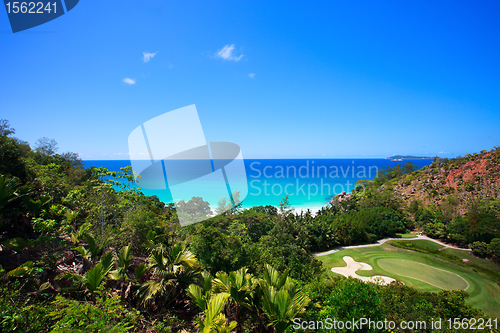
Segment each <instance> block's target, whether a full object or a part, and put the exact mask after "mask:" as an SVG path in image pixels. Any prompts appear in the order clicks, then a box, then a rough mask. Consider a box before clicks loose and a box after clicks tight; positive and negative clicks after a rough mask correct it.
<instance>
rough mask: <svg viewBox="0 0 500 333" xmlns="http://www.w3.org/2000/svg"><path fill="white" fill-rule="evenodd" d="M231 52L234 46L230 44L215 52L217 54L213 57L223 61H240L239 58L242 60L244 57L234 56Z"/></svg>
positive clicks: (241, 55)
mask: <svg viewBox="0 0 500 333" xmlns="http://www.w3.org/2000/svg"><path fill="white" fill-rule="evenodd" d="M233 51H234V44H231V45H229V44H227V45H226V46H224V47H223V48H222V49H220V50H219V51H217V54H216V55H215V57H217V58H222V59H224V60H232V61H240V60H241V58H243V57H244V56H245V55H243V54H240V55H239V56H236V55H235V54H233Z"/></svg>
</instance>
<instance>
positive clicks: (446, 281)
mask: <svg viewBox="0 0 500 333" xmlns="http://www.w3.org/2000/svg"><path fill="white" fill-rule="evenodd" d="M378 264H379V266H380V268H382V269H383V270H385V271H386V272H389V273H393V274H399V275H401V276H406V277H409V278H413V279H416V280H419V281H422V282H426V283H428V284H430V285H432V286H435V287H438V288H441V289H447V290H455V289H459V290H462V289H467V288H468V287H469V283H468V282H467V281H465V280H464V279H463V278H462V277H461V276H459V275H457V274H455V273H451V272H448V271H445V270H442V269H439V268H435V267H432V266H428V265H424V264H421V263H419V262H415V261H411V260H404V259H379V260H378Z"/></svg>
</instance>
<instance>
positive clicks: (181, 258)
mask: <svg viewBox="0 0 500 333" xmlns="http://www.w3.org/2000/svg"><path fill="white" fill-rule="evenodd" d="M149 270H150V271H151V272H152V276H153V279H152V280H150V281H147V282H145V283H143V284H142V285H141V287H140V288H139V290H138V292H137V293H138V296H139V297H140V298H141V299H142V302H143V303H145V304H151V303H155V302H157V301H159V300H160V299H166V298H168V297H170V298H171V299H176V296H177V295H178V294H179V293H180V292H181V291H182V289H183V288H182V287H183V286H187V285H189V284H191V283H192V282H194V281H195V280H196V278H197V277H198V275H199V274H200V272H201V267H200V265H199V264H198V260H197V259H196V257H195V255H194V254H193V253H192V252H191V251H189V250H188V249H187V248H186V247H185V246H183V245H181V244H177V245H174V246H173V247H172V248H171V249H170V250H167V249H165V248H164V247H163V246H161V245H160V246H158V247H156V248H155V249H154V250H152V251H151V256H150V257H149Z"/></svg>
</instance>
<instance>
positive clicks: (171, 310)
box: [0, 121, 496, 332]
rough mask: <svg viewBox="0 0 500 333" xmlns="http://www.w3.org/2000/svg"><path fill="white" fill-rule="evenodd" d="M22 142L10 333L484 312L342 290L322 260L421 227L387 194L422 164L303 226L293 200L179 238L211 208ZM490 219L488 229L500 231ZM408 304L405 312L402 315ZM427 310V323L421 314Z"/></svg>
mask: <svg viewBox="0 0 500 333" xmlns="http://www.w3.org/2000/svg"><path fill="white" fill-rule="evenodd" d="M14 134H15V131H14V130H13V129H12V128H11V127H10V126H9V124H8V122H6V121H2V122H0V244H1V245H0V249H1V251H0V265H1V266H0V285H1V286H0V328H1V330H2V331H18V332H63V331H64V332H68V331H71V332H78V331H82V332H83V331H91V332H107V331H111V332H128V331H137V332H180V331H181V330H185V332H233V331H236V332H252V331H253V332H285V331H291V330H292V328H291V324H292V320H293V318H296V317H302V318H310V319H311V320H319V318H326V317H329V316H337V317H339V318H348V317H349V316H354V317H356V316H362V315H365V316H372V318H373V319H376V318H389V317H391V318H394V319H395V320H411V318H416V317H418V316H419V315H420V316H421V317H422V318H430V317H432V316H436V315H440V316H443V318H444V317H445V316H446V317H447V318H455V317H457V318H458V317H471V316H478V315H480V313H481V311H482V310H475V309H472V308H471V307H470V306H469V305H467V304H466V296H467V295H466V294H464V293H463V292H440V293H431V292H427V293H424V292H421V291H417V290H416V289H413V288H412V286H411V285H410V284H408V285H407V286H401V285H391V286H387V287H383V286H374V285H370V284H364V283H360V282H359V281H353V280H349V279H335V280H331V279H328V278H327V273H326V271H327V270H326V269H325V268H324V267H325V266H326V267H332V266H331V265H330V264H329V263H328V262H326V264H327V265H325V266H323V265H322V262H321V261H319V260H317V259H315V258H314V257H312V256H311V254H312V253H313V252H318V251H323V250H328V249H331V248H332V247H335V246H339V245H352V244H361V243H366V242H373V241H375V240H378V239H381V238H385V237H396V236H397V235H398V234H402V233H403V234H404V233H407V232H408V231H409V230H412V229H413V228H414V227H415V225H421V223H420V222H419V220H416V219H415V218H414V215H415V214H412V213H409V212H408V210H406V209H405V207H404V204H403V202H402V201H401V200H400V199H399V198H397V197H396V196H394V195H393V193H392V192H390V191H386V190H379V189H380V187H382V186H385V187H386V188H388V187H389V186H390V185H387V184H389V183H390V182H392V181H394V180H395V179H398V177H406V175H408V174H411V172H413V169H414V166H412V165H411V164H406V165H405V166H402V167H401V166H398V167H395V168H391V169H388V170H382V172H381V173H380V175H379V177H377V178H376V179H375V181H373V182H364V183H362V184H360V185H365V187H366V191H365V192H364V193H362V192H361V191H356V192H355V193H354V194H353V198H352V199H351V200H346V201H343V202H334V203H332V204H331V205H329V206H328V207H325V208H323V209H322V210H321V211H320V212H319V213H318V214H317V215H316V216H312V215H311V214H310V213H309V212H306V213H301V214H294V213H293V211H292V210H291V209H290V207H289V205H288V200H287V198H284V199H283V201H282V202H281V203H280V204H279V205H278V207H273V206H266V207H254V208H252V209H249V210H241V209H239V208H238V205H233V209H231V210H229V211H227V212H226V213H224V214H221V215H218V216H216V217H213V218H210V219H207V220H205V221H203V222H201V223H196V224H193V225H190V226H187V227H183V228H181V227H180V225H179V220H178V217H177V213H176V210H175V207H176V205H177V206H179V205H182V206H183V207H182V208H183V210H184V211H190V209H191V208H192V210H193V212H194V213H195V214H204V216H207V214H208V213H209V207H208V206H207V205H208V203H206V202H205V201H203V199H202V198H197V197H195V198H192V199H191V200H189V201H188V202H184V201H182V202H180V203H177V204H167V205H166V204H164V203H163V202H161V201H160V200H159V199H158V198H157V197H154V196H153V197H148V196H145V195H144V194H143V193H142V192H141V191H140V189H138V188H136V187H134V182H133V174H132V171H131V169H130V167H127V168H123V169H122V170H121V171H119V172H111V171H109V170H106V169H103V168H90V169H85V168H83V164H82V161H81V160H79V159H78V157H77V155H76V154H73V153H63V154H58V153H57V151H58V149H57V143H56V142H55V141H53V140H50V139H47V138H42V139H40V140H39V141H38V142H37V143H36V144H35V148H34V149H32V148H31V147H30V146H29V145H28V144H27V143H26V142H23V141H22V140H19V139H17V138H15V137H13V135H14ZM235 199H237V195H236V194H235V196H234V197H233V198H231V202H232V204H233V203H234V201H237V200H235ZM221 205H227V203H225V202H221ZM218 208H220V211H222V207H218ZM419 209H424V208H420V207H419ZM425 209H427V208H425ZM216 210H217V209H216ZM423 214H424V215H425V214H427V213H425V211H424V213H423ZM433 214H434V213H433ZM433 216H434V215H433ZM481 216H482V215H481ZM488 216H489V215H488ZM488 219H489V220H488V221H489V222H485V223H487V224H486V225H487V226H490V225H491V223H493V224H494V223H496V222H495V221H496V220H494V219H493V217H492V216H489V217H488ZM491 219H493V220H491ZM419 223H420V224H419ZM483 229H484V230H486V231H485V232H483V233H471V234H470V237H473V239H474V240H478V241H484V242H486V241H488V242H489V243H488V246H490V245H491V244H493V247H494V246H495V244H496V243H495V241H494V239H495V237H496V236H495V234H491V232H490V231H488V230H489V229H488V228H487V227H485V228H483ZM483 229H481V230H483ZM465 235H469V234H466V233H465ZM478 235H481V236H480V237H483V238H476V237H479V236H478ZM466 237H469V236H466ZM488 251H490V250H489V248H488ZM491 251H493V252H491V253H496V252H494V251H496V250H495V248H492V250H491ZM396 252H397V251H394V253H396ZM391 253H392V252H391ZM488 253H490V252H488ZM419 255H422V256H424V254H419ZM423 262H424V263H425V261H423ZM374 267H376V266H374ZM481 267H482V266H481ZM483 268H484V269H485V270H488V271H490V269H488V268H485V267H483ZM460 269H464V270H465V271H467V269H465V268H463V267H461V268H460ZM467 272H468V271H467ZM468 274H469V275H470V276H475V275H473V273H471V272H469V273H468ZM474 274H476V273H474ZM476 275H478V274H476ZM478 276H480V277H476V278H475V279H476V280H474V278H471V279H472V280H473V281H472V282H470V283H471V290H472V291H473V293H471V295H472V297H471V298H470V299H468V300H467V301H468V302H470V303H471V304H476V303H474V302H475V301H474V299H475V298H474V297H476V298H478V299H481V297H483V296H484V295H483V293H482V291H481V286H480V284H481V283H484V284H488V283H489V284H488V286H489V285H492V282H491V280H490V279H489V278H486V277H483V276H482V275H478ZM464 278H465V279H467V280H468V281H469V279H468V277H467V276H464ZM481 279H482V280H481ZM474 281H476V283H474ZM477 281H479V282H477ZM415 286H416V287H420V285H415ZM495 286H496V285H495ZM492 290H494V289H492ZM431 291H437V290H436V289H433V290H431ZM468 291H469V290H468ZM495 292H496V291H495ZM478 295H479V296H478ZM495 295H496V294H495ZM397 297H401V298H402V299H404V302H407V303H404V304H406V308H401V307H400V304H398V303H395V302H393V301H392V299H393V298H397ZM416 299H420V300H421V301H422V302H423V303H422V304H424V305H425V306H424V305H423V308H422V309H418V310H416V309H413V308H411V307H410V303H411V302H413V301H414V300H416ZM477 304H479V303H477ZM354 305H356V307H354V308H352V306H354ZM348 306H351V310H347V309H346V307H348ZM402 309H404V310H402ZM485 311H486V313H487V314H490V313H492V312H491V311H490V310H489V308H488V309H486V310H485ZM418 318H420V317H418Z"/></svg>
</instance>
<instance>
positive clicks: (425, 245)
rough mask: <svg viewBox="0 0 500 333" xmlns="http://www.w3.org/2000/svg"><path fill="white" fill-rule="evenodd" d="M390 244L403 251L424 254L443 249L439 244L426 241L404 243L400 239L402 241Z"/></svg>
mask: <svg viewBox="0 0 500 333" xmlns="http://www.w3.org/2000/svg"><path fill="white" fill-rule="evenodd" d="M391 244H393V245H394V246H397V247H401V248H403V249H407V250H415V251H420V252H424V253H435V252H437V250H439V249H442V248H443V247H444V246H443V245H441V244H438V243H435V242H430V241H427V240H412V241H405V240H404V239H402V240H397V241H392V242H391ZM459 251H460V250H459Z"/></svg>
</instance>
